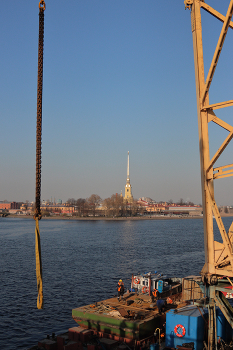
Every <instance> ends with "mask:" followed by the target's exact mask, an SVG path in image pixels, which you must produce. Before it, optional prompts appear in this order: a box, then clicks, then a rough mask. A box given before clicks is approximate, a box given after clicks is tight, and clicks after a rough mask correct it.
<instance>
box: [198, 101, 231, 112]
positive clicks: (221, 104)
mask: <svg viewBox="0 0 233 350" xmlns="http://www.w3.org/2000/svg"><path fill="white" fill-rule="evenodd" d="M231 106H233V100H229V101H225V102H219V103H214V104H211V105H205V107H203V108H202V110H204V109H220V108H225V107H231Z"/></svg>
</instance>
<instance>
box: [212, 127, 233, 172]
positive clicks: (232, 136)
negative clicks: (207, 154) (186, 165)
mask: <svg viewBox="0 0 233 350" xmlns="http://www.w3.org/2000/svg"><path fill="white" fill-rule="evenodd" d="M232 138H233V132H231V133H230V134H229V135H228V136H227V138H226V139H225V141H224V142H223V143H222V145H221V146H220V147H219V149H218V150H217V152H216V153H215V155H214V156H213V158H212V159H211V161H210V163H209V166H208V168H207V170H206V171H207V173H209V172H210V170H211V169H212V168H213V165H214V163H215V162H216V161H217V160H218V158H219V157H220V155H221V154H222V152H223V151H224V149H225V148H226V147H227V145H228V144H229V142H230V141H231V140H232ZM207 178H209V177H208V175H207Z"/></svg>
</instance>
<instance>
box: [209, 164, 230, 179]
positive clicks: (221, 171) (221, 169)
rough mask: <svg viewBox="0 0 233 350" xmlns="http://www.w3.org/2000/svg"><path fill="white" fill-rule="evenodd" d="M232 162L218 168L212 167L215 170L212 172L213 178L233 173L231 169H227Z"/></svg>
mask: <svg viewBox="0 0 233 350" xmlns="http://www.w3.org/2000/svg"><path fill="white" fill-rule="evenodd" d="M232 167H233V164H229V165H224V166H220V167H218V168H214V169H213V171H217V173H215V174H213V178H214V179H220V178H223V177H229V176H232V175H233V169H229V168H232ZM223 169H228V170H225V171H224V170H223Z"/></svg>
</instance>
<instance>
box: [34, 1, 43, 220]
mask: <svg viewBox="0 0 233 350" xmlns="http://www.w3.org/2000/svg"><path fill="white" fill-rule="evenodd" d="M39 9H40V12H39V43H38V78H37V127H36V200H35V215H34V219H36V218H38V219H39V220H40V219H41V212H40V194H41V135H42V90H43V50H44V10H45V2H44V0H41V1H40V2H39Z"/></svg>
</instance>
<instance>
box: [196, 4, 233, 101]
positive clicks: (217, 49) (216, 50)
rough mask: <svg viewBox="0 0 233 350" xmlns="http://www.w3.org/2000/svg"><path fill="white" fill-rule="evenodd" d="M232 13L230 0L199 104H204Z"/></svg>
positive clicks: (232, 6)
mask: <svg viewBox="0 0 233 350" xmlns="http://www.w3.org/2000/svg"><path fill="white" fill-rule="evenodd" d="M232 15H233V0H231V1H230V4H229V7H228V10H227V14H226V17H225V19H224V22H223V26H222V30H221V33H220V36H219V39H218V43H217V46H216V49H215V53H214V56H213V59H212V62H211V65H210V69H209V72H208V75H207V78H206V85H205V89H204V91H203V93H202V95H201V104H202V105H204V103H205V99H206V94H207V92H208V91H209V89H210V85H211V82H212V79H213V76H214V72H215V69H216V66H217V63H218V60H219V57H220V53H221V51H222V47H223V44H224V40H225V38H226V34H227V31H228V28H229V25H230V22H231V17H232Z"/></svg>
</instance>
